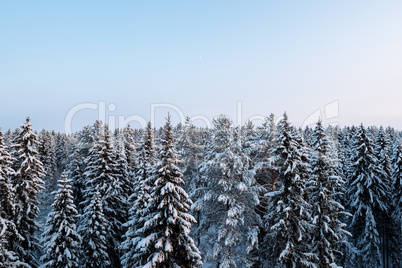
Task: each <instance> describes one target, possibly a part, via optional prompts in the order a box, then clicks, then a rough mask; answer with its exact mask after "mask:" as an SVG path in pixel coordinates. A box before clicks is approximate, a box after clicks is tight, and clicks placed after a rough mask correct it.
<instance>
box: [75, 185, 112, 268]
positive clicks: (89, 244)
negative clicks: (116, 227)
mask: <svg viewBox="0 0 402 268" xmlns="http://www.w3.org/2000/svg"><path fill="white" fill-rule="evenodd" d="M107 227H108V225H107V222H106V219H105V215H104V214H103V208H102V198H101V195H100V194H99V191H95V193H94V195H93V197H92V199H91V203H90V204H89V205H88V206H87V207H85V210H84V214H83V215H82V224H81V225H80V227H79V228H78V231H79V233H80V235H81V237H82V241H83V243H82V255H83V256H84V258H83V265H84V267H88V268H106V267H113V266H111V261H110V257H109V254H108V252H107V244H106V230H107Z"/></svg>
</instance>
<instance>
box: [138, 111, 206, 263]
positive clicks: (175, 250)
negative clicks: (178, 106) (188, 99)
mask: <svg viewBox="0 0 402 268" xmlns="http://www.w3.org/2000/svg"><path fill="white" fill-rule="evenodd" d="M174 143H175V139H174V137H173V129H172V125H171V123H170V117H169V118H168V121H167V123H166V125H165V134H164V137H163V138H162V145H161V148H160V150H159V152H158V160H159V161H158V163H157V164H156V166H155V173H154V178H155V179H154V181H155V183H154V185H153V187H152V189H151V193H150V203H149V204H148V207H147V208H148V210H149V212H148V215H147V216H146V222H145V223H144V225H143V226H141V228H139V229H138V230H137V235H138V239H137V241H138V242H137V243H136V244H135V245H133V247H135V249H136V251H137V254H138V258H137V260H139V261H140V262H139V263H138V262H136V263H134V266H143V267H155V268H156V267H201V265H202V262H201V256H200V254H199V251H198V249H197V247H196V246H195V244H194V241H193V239H192V238H191V237H190V235H189V233H190V229H191V224H192V223H195V222H196V221H195V219H194V217H193V216H191V215H190V214H189V213H188V210H189V208H190V205H191V203H192V202H191V200H190V199H189V197H188V195H187V193H186V192H185V191H184V190H183V188H182V187H181V186H182V185H184V181H183V179H182V176H183V175H182V173H181V171H180V169H179V168H178V165H179V163H180V160H179V159H178V154H177V152H176V149H175V147H174V146H175V144H174ZM142 261H145V262H142Z"/></svg>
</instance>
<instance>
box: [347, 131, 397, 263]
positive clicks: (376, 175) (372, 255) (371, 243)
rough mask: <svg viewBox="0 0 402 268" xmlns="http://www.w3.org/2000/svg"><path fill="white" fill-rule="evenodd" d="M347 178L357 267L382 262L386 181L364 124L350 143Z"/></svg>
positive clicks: (386, 206)
mask: <svg viewBox="0 0 402 268" xmlns="http://www.w3.org/2000/svg"><path fill="white" fill-rule="evenodd" d="M352 151H353V152H354V155H353V157H352V161H351V166H350V171H349V172H348V174H349V178H348V181H347V199H348V200H349V204H348V207H349V209H350V212H351V214H352V221H351V223H350V230H351V233H352V235H353V242H354V246H355V247H356V249H357V252H356V253H357V254H356V255H357V261H358V263H359V265H360V266H359V267H379V266H381V241H380V236H379V227H380V226H378V223H379V221H380V218H381V215H382V213H383V212H385V211H387V210H388V205H387V204H386V203H385V202H384V201H385V200H386V199H385V197H386V192H387V191H389V189H388V187H387V185H386V184H385V183H384V181H382V180H381V175H382V174H383V172H384V171H382V170H380V169H379V168H378V160H377V158H376V156H375V153H374V148H373V143H372V141H371V139H370V138H369V137H368V134H367V131H366V129H365V128H364V127H363V125H361V126H360V128H359V129H358V132H357V135H356V137H355V138H354V144H353V147H352Z"/></svg>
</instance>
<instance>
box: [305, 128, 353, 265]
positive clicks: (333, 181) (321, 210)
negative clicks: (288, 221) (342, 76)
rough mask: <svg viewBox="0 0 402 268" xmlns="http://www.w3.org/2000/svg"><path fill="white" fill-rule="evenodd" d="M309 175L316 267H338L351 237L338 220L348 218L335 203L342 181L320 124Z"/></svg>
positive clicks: (313, 139)
mask: <svg viewBox="0 0 402 268" xmlns="http://www.w3.org/2000/svg"><path fill="white" fill-rule="evenodd" d="M311 146H312V149H313V151H312V157H311V168H312V173H311V176H310V179H309V181H308V188H307V191H308V194H309V203H310V204H311V205H312V212H311V213H312V224H313V226H314V227H313V229H312V230H311V236H312V237H311V245H312V252H313V253H314V254H316V256H317V258H318V259H317V267H320V268H321V267H322V268H325V267H337V264H336V263H335V262H336V258H337V255H338V256H339V255H341V251H340V248H341V246H342V244H343V243H345V242H346V241H345V237H346V236H347V235H350V233H349V232H347V231H346V230H345V227H346V224H345V223H343V222H342V221H341V220H342V219H343V218H344V217H347V216H349V214H348V213H346V212H345V208H344V207H343V206H342V205H341V204H340V203H339V202H338V200H339V196H340V195H341V194H342V192H340V191H339V189H341V188H343V184H344V180H343V179H342V178H341V177H340V176H339V170H338V166H337V164H336V161H337V158H335V157H334V156H333V154H332V152H331V151H332V150H333V148H331V142H330V140H329V139H328V137H327V135H326V134H325V132H324V129H323V127H322V123H321V121H318V122H317V125H316V127H315V129H314V132H313V133H312V135H311Z"/></svg>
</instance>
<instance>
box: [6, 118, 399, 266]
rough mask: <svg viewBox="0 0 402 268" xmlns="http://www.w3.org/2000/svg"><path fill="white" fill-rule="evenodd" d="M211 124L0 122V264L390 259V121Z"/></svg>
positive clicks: (393, 184)
mask: <svg viewBox="0 0 402 268" xmlns="http://www.w3.org/2000/svg"><path fill="white" fill-rule="evenodd" d="M213 124H214V127H213V128H212V129H206V128H199V127H195V126H193V125H192V124H191V121H190V120H189V119H188V120H186V122H185V123H184V124H179V125H177V126H176V127H173V126H172V124H171V122H170V119H169V118H168V119H167V123H166V125H165V126H164V127H163V128H160V129H158V130H155V129H154V128H153V126H151V124H148V125H147V127H146V128H145V129H135V130H134V129H132V128H130V127H129V126H128V127H126V128H124V129H118V130H110V129H109V128H108V126H107V125H105V124H103V123H102V122H99V121H97V122H95V124H94V125H92V126H87V127H84V128H83V129H82V130H81V131H78V132H77V133H75V134H74V135H65V134H61V133H55V132H54V131H52V132H49V131H46V130H43V131H41V132H40V133H35V132H34V131H33V130H32V128H31V124H30V121H29V118H28V119H27V121H26V123H25V124H23V125H22V126H21V128H19V129H17V130H15V131H14V132H11V131H7V132H6V133H5V134H4V136H3V133H1V132H0V267H39V266H40V265H42V266H43V267H201V266H202V264H203V263H204V264H206V265H209V267H219V268H223V267H319V268H321V267H339V266H344V267H402V263H401V258H402V252H401V248H402V247H401V246H402V239H401V238H402V237H401V231H402V225H401V219H402V210H401V204H402V188H401V183H402V143H401V137H402V133H401V132H399V131H396V130H394V129H393V128H390V127H388V128H386V129H384V128H382V127H380V128H377V127H368V128H366V127H364V126H363V125H361V126H358V127H355V126H352V127H345V128H339V127H332V126H328V127H324V126H323V125H322V123H321V122H317V124H316V126H315V127H314V128H306V129H297V128H295V127H294V126H292V125H291V124H290V123H289V121H288V118H287V116H286V114H284V116H283V118H282V119H281V120H280V121H279V122H278V123H275V120H274V116H273V115H270V116H269V117H267V118H266V120H265V122H264V123H263V124H262V125H261V126H258V127H255V126H254V125H253V124H252V123H251V122H247V123H246V124H245V125H244V126H242V127H234V126H233V125H232V121H231V120H230V119H229V118H228V117H226V116H219V117H217V118H216V119H214V122H213ZM40 223H42V224H40Z"/></svg>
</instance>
